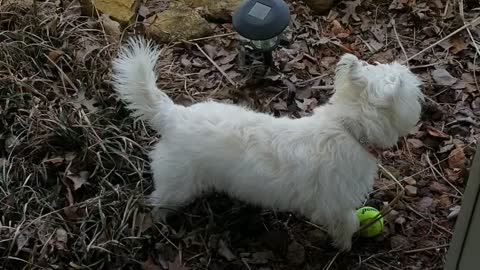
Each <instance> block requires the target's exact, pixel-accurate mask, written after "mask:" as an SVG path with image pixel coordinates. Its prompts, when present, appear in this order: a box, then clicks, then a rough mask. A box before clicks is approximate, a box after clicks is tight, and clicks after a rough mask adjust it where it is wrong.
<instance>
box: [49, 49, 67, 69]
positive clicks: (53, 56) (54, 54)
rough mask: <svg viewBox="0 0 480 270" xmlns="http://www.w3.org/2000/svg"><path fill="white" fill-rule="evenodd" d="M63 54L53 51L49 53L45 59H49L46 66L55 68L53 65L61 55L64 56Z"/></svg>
mask: <svg viewBox="0 0 480 270" xmlns="http://www.w3.org/2000/svg"><path fill="white" fill-rule="evenodd" d="M64 54H65V53H64V52H63V51H62V50H53V51H51V52H49V53H48V55H47V57H48V59H49V61H48V63H47V64H48V65H49V66H52V67H53V66H55V64H57V63H58V61H59V60H60V59H61V58H62V55H64Z"/></svg>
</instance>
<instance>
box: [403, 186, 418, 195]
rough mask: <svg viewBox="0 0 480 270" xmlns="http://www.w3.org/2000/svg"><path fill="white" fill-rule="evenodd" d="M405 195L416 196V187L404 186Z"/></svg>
mask: <svg viewBox="0 0 480 270" xmlns="http://www.w3.org/2000/svg"><path fill="white" fill-rule="evenodd" d="M405 194H407V195H408V196H417V187H414V186H411V185H406V186H405Z"/></svg>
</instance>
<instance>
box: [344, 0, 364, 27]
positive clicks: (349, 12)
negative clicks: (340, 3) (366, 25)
mask: <svg viewBox="0 0 480 270" xmlns="http://www.w3.org/2000/svg"><path fill="white" fill-rule="evenodd" d="M360 4H361V1H360V0H355V1H348V2H345V5H347V8H346V9H345V15H344V16H343V17H342V23H344V24H348V23H349V20H350V17H352V18H353V19H354V20H355V21H356V22H358V21H360V17H358V15H357V13H356V8H357V7H358V6H360Z"/></svg>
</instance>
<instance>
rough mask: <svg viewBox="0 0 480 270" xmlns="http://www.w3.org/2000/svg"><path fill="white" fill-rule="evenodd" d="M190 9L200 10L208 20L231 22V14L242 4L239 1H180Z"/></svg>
mask: <svg viewBox="0 0 480 270" xmlns="http://www.w3.org/2000/svg"><path fill="white" fill-rule="evenodd" d="M180 1H181V2H183V3H185V4H186V5H188V6H189V7H191V8H194V9H197V8H198V9H202V13H204V14H205V17H206V18H207V19H208V20H212V21H223V22H230V21H232V13H233V11H235V9H236V8H237V7H238V6H239V5H240V3H241V2H242V1H241V0H222V1H218V0H180Z"/></svg>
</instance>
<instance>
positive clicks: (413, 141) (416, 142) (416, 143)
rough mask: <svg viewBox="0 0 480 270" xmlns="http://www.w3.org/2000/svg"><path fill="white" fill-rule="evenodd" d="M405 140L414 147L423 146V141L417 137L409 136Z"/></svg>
mask: <svg viewBox="0 0 480 270" xmlns="http://www.w3.org/2000/svg"><path fill="white" fill-rule="evenodd" d="M407 142H408V143H409V144H410V145H411V146H412V147H413V148H415V149H418V148H422V147H423V146H424V145H423V142H422V141H421V140H419V139H414V138H411V139H408V140H407Z"/></svg>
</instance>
